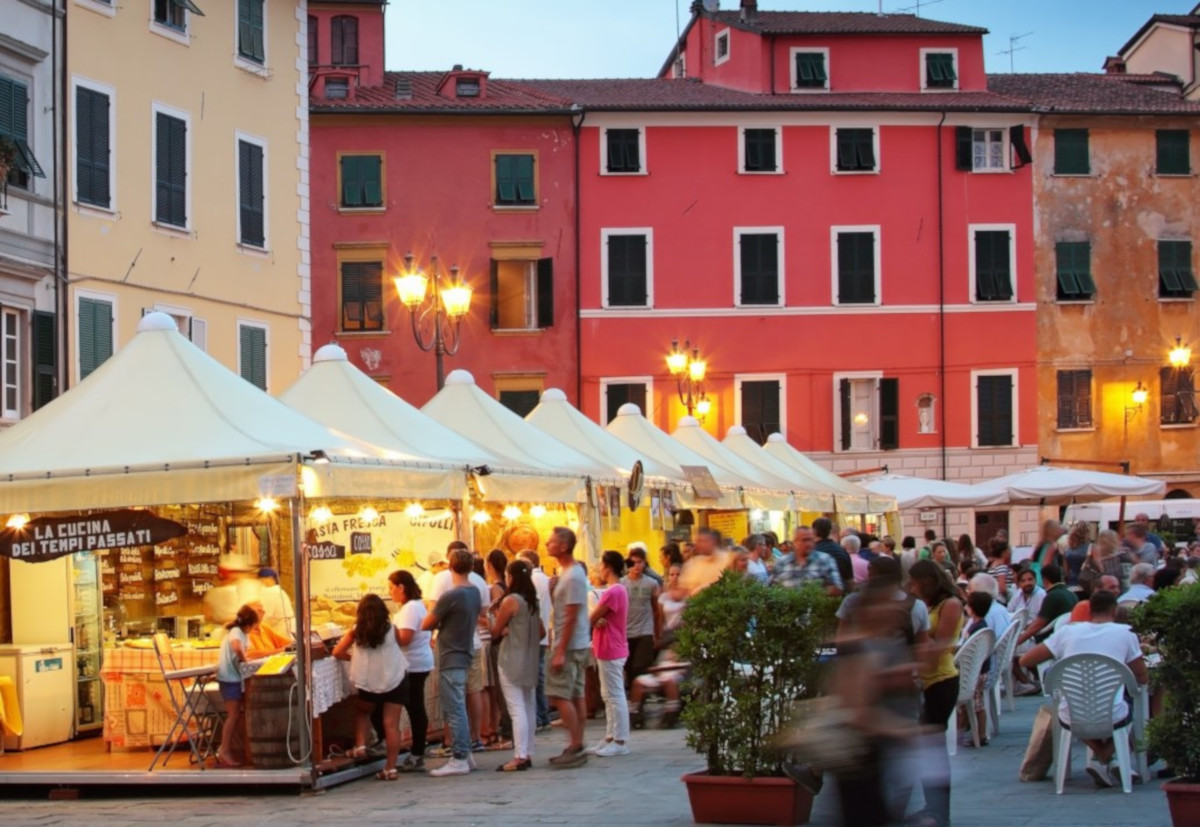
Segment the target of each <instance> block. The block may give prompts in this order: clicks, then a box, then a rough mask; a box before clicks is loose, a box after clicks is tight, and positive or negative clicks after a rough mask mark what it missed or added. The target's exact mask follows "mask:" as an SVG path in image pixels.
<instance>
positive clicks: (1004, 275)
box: [975, 230, 1013, 301]
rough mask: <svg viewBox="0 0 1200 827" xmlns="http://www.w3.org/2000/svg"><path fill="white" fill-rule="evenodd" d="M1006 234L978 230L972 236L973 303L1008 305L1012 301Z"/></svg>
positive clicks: (1010, 270) (1004, 232)
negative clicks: (973, 246) (973, 257)
mask: <svg viewBox="0 0 1200 827" xmlns="http://www.w3.org/2000/svg"><path fill="white" fill-rule="evenodd" d="M1008 247H1009V234H1008V231H1007V230H987V231H985V230H978V231H976V233H975V300H976V301H1010V300H1011V299H1012V297H1013V286H1012V267H1011V262H1010V260H1009V250H1008Z"/></svg>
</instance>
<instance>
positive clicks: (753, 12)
mask: <svg viewBox="0 0 1200 827" xmlns="http://www.w3.org/2000/svg"><path fill="white" fill-rule="evenodd" d="M757 15H758V0H742V14H741V17H742V22H743V23H745V22H746V21H747V20H753V19H754V18H755V16H757Z"/></svg>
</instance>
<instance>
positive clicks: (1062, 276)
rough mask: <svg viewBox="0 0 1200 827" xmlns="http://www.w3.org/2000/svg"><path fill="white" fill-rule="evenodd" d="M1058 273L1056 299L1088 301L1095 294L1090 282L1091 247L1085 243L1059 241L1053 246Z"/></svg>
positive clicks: (1092, 283) (1093, 286) (1094, 285)
mask: <svg viewBox="0 0 1200 827" xmlns="http://www.w3.org/2000/svg"><path fill="white" fill-rule="evenodd" d="M1054 255H1055V265H1056V270H1057V273H1058V299H1059V301H1070V300H1079V299H1090V298H1091V297H1092V296H1093V295H1094V294H1095V292H1096V284H1095V282H1094V281H1093V280H1092V273H1091V266H1092V265H1091V258H1092V245H1091V244H1090V243H1089V242H1086V241H1060V242H1058V243H1057V244H1056V245H1054Z"/></svg>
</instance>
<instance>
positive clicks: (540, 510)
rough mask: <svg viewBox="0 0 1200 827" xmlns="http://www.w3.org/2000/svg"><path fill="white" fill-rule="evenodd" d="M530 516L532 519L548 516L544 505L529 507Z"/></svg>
mask: <svg viewBox="0 0 1200 827" xmlns="http://www.w3.org/2000/svg"><path fill="white" fill-rule="evenodd" d="M529 515H530V516H531V517H545V516H546V506H544V505H533V506H530V507H529Z"/></svg>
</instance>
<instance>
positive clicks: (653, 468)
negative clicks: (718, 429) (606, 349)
mask: <svg viewBox="0 0 1200 827" xmlns="http://www.w3.org/2000/svg"><path fill="white" fill-rule="evenodd" d="M525 421H526V422H529V423H530V424H532V425H534V426H536V427H537V428H539V429H540V430H543V431H545V432H546V433H548V434H550V436H552V437H554V438H555V439H558V440H560V441H562V442H565V443H566V444H567V445H570V446H571V447H572V448H574V449H576V450H577V451H579V452H580V453H583V454H587V455H588V456H589V457H591V458H592V459H593V460H594V461H596V462H599V463H607V464H609V465H612V466H613V467H615V468H616V469H617V470H618V471H619V472H620V473H621V474H623V475H625V476H628V475H629V474H630V473H631V472H632V471H633V464H634V463H635V462H641V463H642V473H643V474H644V475H645V478H646V479H647V480H648V481H651V480H653V481H655V482H660V483H670V484H671V485H673V486H682V485H686V484H687V481H686V480H685V479H684V476H683V472H682V471H680V470H679V467H678V466H670V465H665V464H663V463H661V462H658V461H657V460H655V459H652V458H650V457H648V456H643V455H642V454H641V453H639V452H638V451H637V450H636V449H635V448H634V447H633V446H631V445H629V444H628V443H625V442H622V441H621V440H619V439H617V437H615V436H613V435H612V434H610V433H609V432H608V431H606V430H604V429H603V428H601V427H600V426H599V425H597V424H596V423H595V422H593V421H592V420H590V419H588V418H587V416H585V415H584V414H583V412H582V411H580V410H579V409H578V408H576V407H575V406H574V405H572V404H571V403H570V402H568V401H567V395H566V394H565V393H563V392H562V391H561V390H559V389H558V388H548V389H547V390H546V391H545V392H544V393H542V399H541V401H540V402H539V403H538V406H537V407H536V408H534V409H533V410H532V411H530V412H529V415H528V416H526V417H525Z"/></svg>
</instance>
